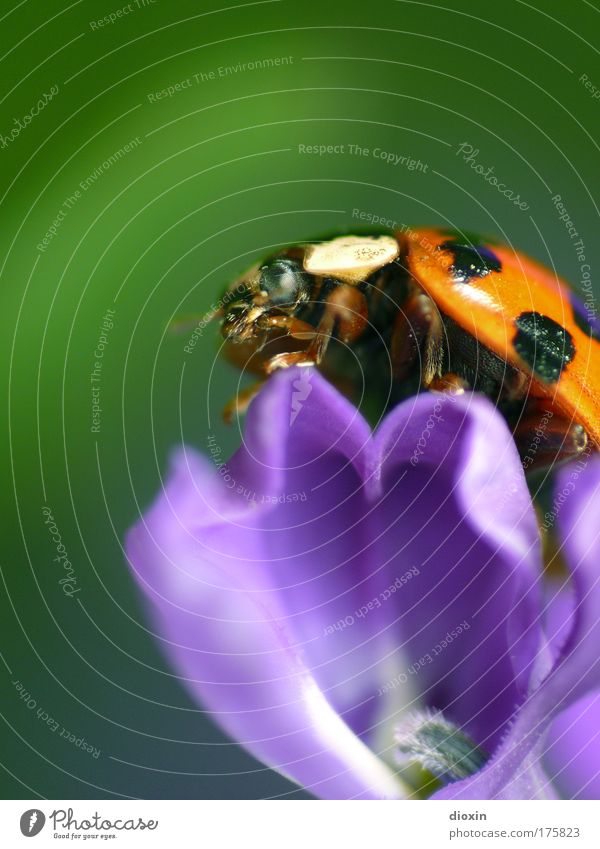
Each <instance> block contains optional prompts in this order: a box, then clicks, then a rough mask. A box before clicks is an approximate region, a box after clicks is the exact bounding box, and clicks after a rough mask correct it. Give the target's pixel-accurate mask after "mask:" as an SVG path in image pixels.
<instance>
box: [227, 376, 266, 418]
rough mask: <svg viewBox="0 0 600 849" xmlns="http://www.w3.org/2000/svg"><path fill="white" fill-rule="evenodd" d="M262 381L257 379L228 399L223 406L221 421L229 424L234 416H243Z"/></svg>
mask: <svg viewBox="0 0 600 849" xmlns="http://www.w3.org/2000/svg"><path fill="white" fill-rule="evenodd" d="M264 383H265V381H264V380H257V381H256V382H255V383H253V384H252V385H251V386H248V387H247V388H246V389H242V391H241V392H238V394H237V395H236V396H235V398H232V399H231V401H228V402H227V404H225V407H224V408H223V413H222V415H223V421H224V422H225V423H226V424H231V422H232V421H233V418H234V416H236V415H238V416H243V415H244V414H245V413H246V412H247V410H248V407H249V406H250V401H252V399H253V398H254V397H255V396H256V395H258V393H259V392H260V390H261V389H262V387H263V385H264Z"/></svg>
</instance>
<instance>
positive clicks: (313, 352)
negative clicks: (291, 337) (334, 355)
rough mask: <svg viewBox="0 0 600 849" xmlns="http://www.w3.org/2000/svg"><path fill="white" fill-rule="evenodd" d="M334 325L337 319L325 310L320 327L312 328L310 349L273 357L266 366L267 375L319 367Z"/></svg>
mask: <svg viewBox="0 0 600 849" xmlns="http://www.w3.org/2000/svg"><path fill="white" fill-rule="evenodd" d="M334 325H335V317H334V316H332V315H330V314H328V311H327V310H325V314H324V316H323V319H322V320H321V321H320V322H319V325H318V327H317V328H316V329H315V328H312V341H311V343H310V345H309V346H308V348H307V349H306V350H305V351H288V352H284V353H283V354H276V355H275V356H274V357H271V359H270V360H268V361H267V363H266V364H265V371H266V372H267V374H272V373H273V372H274V371H277V369H280V368H291V367H292V366H314V365H317V366H318V365H319V363H320V362H321V360H322V359H323V357H324V356H325V351H326V350H327V346H328V345H329V342H330V341H331V334H332V332H333V328H334ZM304 338H306V337H304Z"/></svg>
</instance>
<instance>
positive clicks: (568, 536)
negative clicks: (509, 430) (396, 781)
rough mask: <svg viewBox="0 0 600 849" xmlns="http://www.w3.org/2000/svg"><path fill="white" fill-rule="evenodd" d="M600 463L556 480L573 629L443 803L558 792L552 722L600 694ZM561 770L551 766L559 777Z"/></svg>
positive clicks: (569, 471) (447, 791) (587, 463)
mask: <svg viewBox="0 0 600 849" xmlns="http://www.w3.org/2000/svg"><path fill="white" fill-rule="evenodd" d="M599 496H600V460H598V459H596V458H594V459H593V460H588V459H585V460H582V461H580V462H579V463H577V464H575V465H572V466H569V467H568V468H567V469H565V470H564V471H563V472H562V474H561V475H560V476H559V478H558V482H557V486H556V491H555V499H554V510H555V512H556V514H557V516H558V522H559V530H560V532H561V539H562V544H563V546H564V550H565V553H566V558H567V562H568V565H569V568H570V571H571V577H572V583H573V589H574V610H573V615H572V623H573V624H572V628H571V631H570V633H569V635H568V637H567V638H566V639H565V640H564V642H563V645H562V648H560V650H559V651H558V653H557V656H556V661H555V663H554V666H553V667H552V669H551V671H550V672H549V673H548V675H547V676H546V677H545V678H544V680H543V681H542V682H541V683H540V684H539V686H537V688H536V689H535V690H534V691H533V692H532V693H531V694H530V695H529V697H528V698H527V699H526V700H525V702H524V704H523V705H522V706H521V708H520V710H519V711H518V712H517V714H516V717H515V721H514V724H513V725H512V727H511V729H510V733H509V734H508V735H507V736H506V738H505V740H504V741H503V743H502V745H501V747H500V748H499V750H498V751H497V752H496V754H495V755H494V757H493V759H492V760H491V761H490V762H489V763H488V764H487V766H486V767H485V768H484V769H483V770H481V771H480V772H479V773H477V775H475V776H473V777H472V778H470V779H467V780H466V781H461V782H457V783H455V784H451V785H449V786H448V787H446V788H445V789H444V790H442V791H441V792H439V793H438V794H437V798H441V799H459V798H460V799H509V798H511V799H533V798H547V797H553V796H554V795H555V791H554V789H553V788H552V786H551V781H550V778H549V777H548V775H547V774H545V773H544V769H543V766H542V759H543V753H544V748H545V735H546V732H547V730H548V726H549V725H550V723H551V722H552V720H553V719H554V718H555V717H556V716H557V715H558V714H559V713H560V712H561V711H563V710H565V709H568V708H569V707H570V706H571V705H573V704H574V703H575V702H576V701H577V700H578V699H580V698H581V697H583V696H585V695H586V694H589V693H590V692H591V691H593V690H596V689H598V688H600V656H599V655H598V645H599V643H600V619H599V617H598V610H600V580H599V578H600V497H599ZM555 770H556V765H555V764H554V766H553V772H554V771H555Z"/></svg>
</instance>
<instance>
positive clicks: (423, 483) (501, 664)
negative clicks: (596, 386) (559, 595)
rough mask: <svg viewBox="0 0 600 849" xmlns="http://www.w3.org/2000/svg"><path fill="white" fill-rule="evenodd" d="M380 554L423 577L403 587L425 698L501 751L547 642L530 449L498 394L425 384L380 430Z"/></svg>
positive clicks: (409, 641) (417, 679)
mask: <svg viewBox="0 0 600 849" xmlns="http://www.w3.org/2000/svg"><path fill="white" fill-rule="evenodd" d="M376 446H377V451H378V458H379V459H380V462H381V464H382V472H381V483H380V488H381V491H382V496H381V503H380V506H379V509H378V520H379V522H380V523H381V527H382V534H383V535H382V537H381V540H380V552H379V559H380V561H382V562H384V561H385V560H386V559H388V560H390V562H392V563H393V564H394V570H393V571H395V573H396V574H401V573H402V572H404V571H405V570H406V569H408V568H410V567H413V566H415V565H416V566H417V568H418V570H419V577H418V578H417V579H415V580H414V581H412V582H411V583H410V584H407V586H406V587H405V588H404V589H403V590H402V592H401V593H398V594H397V595H398V598H397V600H396V602H395V604H396V611H397V615H399V616H400V619H399V626H400V631H399V633H401V634H402V636H403V638H404V646H403V647H404V651H405V652H407V653H408V655H409V657H410V658H411V660H412V665H411V666H410V667H409V669H408V677H409V679H410V681H411V683H412V686H413V687H415V688H416V690H417V693H418V694H419V695H420V697H421V699H422V700H423V701H425V703H426V704H428V705H429V706H431V707H434V708H438V709H441V710H442V711H443V712H444V713H445V715H446V716H447V717H448V718H449V719H453V720H454V721H455V722H457V723H458V724H459V725H460V726H461V727H463V728H464V729H465V730H466V731H467V732H469V733H470V734H471V736H472V737H473V738H474V739H475V740H476V741H477V742H478V743H479V744H480V745H481V746H482V747H483V748H485V749H488V750H492V749H493V748H494V746H495V745H496V743H497V741H498V740H499V738H500V736H501V735H502V733H503V732H504V730H505V729H506V726H507V723H508V722H509V721H510V719H511V717H512V714H513V711H514V705H515V702H516V701H518V700H519V699H520V698H521V697H522V695H523V693H524V691H525V689H526V687H527V685H528V680H529V676H530V674H531V671H532V668H533V662H534V660H535V659H536V656H537V654H538V651H539V647H540V636H541V633H540V628H539V623H538V613H539V591H540V588H539V579H540V571H541V570H540V565H541V558H540V552H539V535H538V531H537V526H536V520H535V514H534V512H533V508H532V505H531V498H530V496H529V493H528V490H527V486H526V483H525V478H524V474H523V470H522V467H521V463H520V460H519V456H518V454H517V451H516V449H515V446H514V441H513V439H512V437H511V434H510V432H509V430H508V428H507V427H506V424H505V423H504V420H503V419H502V418H501V417H500V415H499V414H498V413H497V411H496V410H495V409H494V407H493V405H492V404H490V403H489V402H488V401H487V400H485V399H483V398H482V397H480V396H476V395H471V394H468V395H464V396H459V397H453V396H439V395H433V394H430V393H428V394H425V395H422V396H421V397H418V398H415V399H412V400H411V401H407V402H405V403H404V404H402V405H401V406H400V407H398V408H397V409H396V410H394V411H393V412H392V413H391V414H390V415H389V416H388V418H387V419H386V421H385V423H384V425H383V427H382V428H381V430H380V431H379V432H378V433H377V435H376Z"/></svg>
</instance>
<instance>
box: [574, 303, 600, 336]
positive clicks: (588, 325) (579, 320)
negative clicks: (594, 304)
mask: <svg viewBox="0 0 600 849" xmlns="http://www.w3.org/2000/svg"><path fill="white" fill-rule="evenodd" d="M571 305H572V307H573V318H574V319H575V324H576V325H577V327H578V328H579V329H580V330H582V331H583V332H584V333H585V335H586V336H589V337H590V338H592V339H595V340H596V342H600V321H599V320H598V318H597V317H596V316H595V315H592V314H591V311H590V310H589V309H588V308H587V307H586V306H585V305H584V304H583V303H582V302H581V301H580V300H579V298H578V297H577V296H576V295H573V294H572V295H571Z"/></svg>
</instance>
